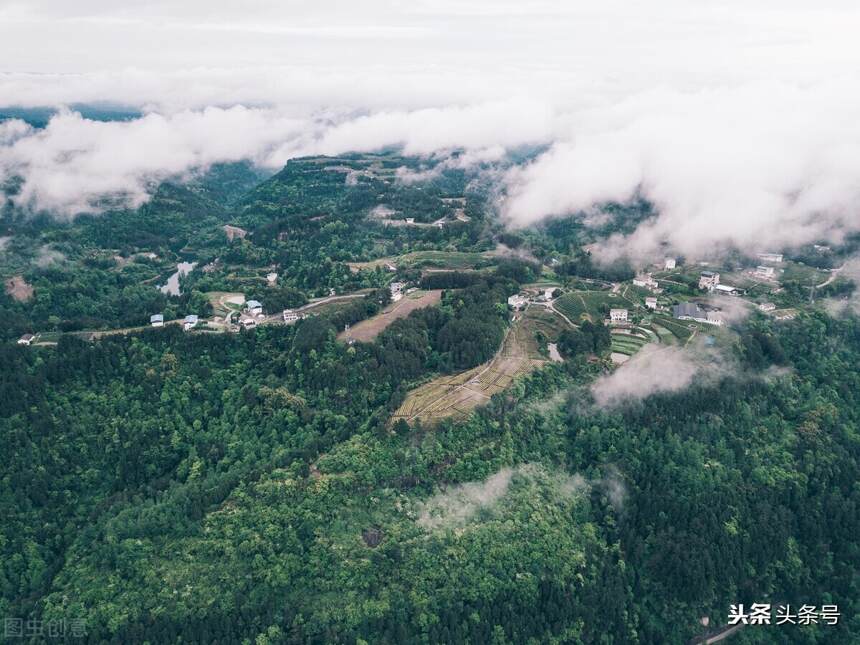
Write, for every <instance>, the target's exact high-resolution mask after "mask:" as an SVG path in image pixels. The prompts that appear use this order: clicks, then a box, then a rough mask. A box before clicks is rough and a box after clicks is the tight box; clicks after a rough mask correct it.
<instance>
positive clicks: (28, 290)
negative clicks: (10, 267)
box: [6, 275, 33, 302]
mask: <svg viewBox="0 0 860 645" xmlns="http://www.w3.org/2000/svg"><path fill="white" fill-rule="evenodd" d="M6 293H7V294H9V295H10V296H12V298H14V299H15V300H17V301H18V302H26V301H27V300H29V299H30V298H32V297H33V286H32V285H31V284H30V283H29V282H27V281H26V280H25V279H24V276H20V275H16V276H13V277H11V278H9V279H8V280H6Z"/></svg>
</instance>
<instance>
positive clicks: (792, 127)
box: [0, 0, 860, 258]
mask: <svg viewBox="0 0 860 645" xmlns="http://www.w3.org/2000/svg"><path fill="white" fill-rule="evenodd" d="M857 33H860V9H858V7H857V6H856V3H851V2H842V1H833V0H829V1H828V0H825V1H823V2H821V1H818V2H811V1H808V2H799V1H798V0H782V1H780V2H777V1H772V0H747V1H740V0H710V1H707V2H705V1H701V0H653V1H651V2H637V1H630V0H627V1H624V2H622V1H617V0H602V1H600V2H597V1H587V2H583V1H577V0H574V1H571V2H566V3H558V2H544V1H535V0H521V1H518V2H512V1H511V2H508V1H505V0H495V1H485V0H477V1H476V0H472V1H459V2H454V1H452V0H437V1H429V0H411V1H408V2H407V1H399V0H371V1H366V2H360V3H359V2H354V1H353V2H346V1H341V0H321V1H317V2H314V3H299V2H294V1H283V0H282V1H281V2H270V1H268V0H250V1H248V2H243V3H232V2H230V3H228V2H220V1H217V0H209V1H207V2H202V1H199V0H190V1H186V2H182V3H175V2H167V1H155V2H147V3H131V2H119V1H116V0H114V1H111V2H107V1H100V0H99V1H95V0H82V1H78V2H74V3H70V2H56V1H44V0H42V1H40V0H28V1H27V2H20V1H8V0H0V106H3V105H6V106H13V105H14V106H35V105H40V106H42V105H50V106H62V105H66V104H70V103H76V102H96V101H103V102H110V103H117V104H122V105H128V106H133V107H138V108H140V109H142V110H143V111H144V112H145V116H144V117H143V118H142V119H141V120H140V121H139V122H133V123H128V124H96V123H93V122H89V121H87V120H86V119H81V118H80V117H79V116H76V115H74V114H69V113H64V114H61V115H60V116H59V117H57V118H56V119H55V121H54V122H52V123H51V124H50V125H49V126H48V128H47V129H46V130H45V131H40V132H35V131H29V130H26V129H25V128H23V126H22V125H21V124H20V123H10V122H7V123H6V124H4V125H2V126H0V172H2V173H4V174H10V173H13V172H14V173H17V174H20V175H22V176H24V178H25V190H24V192H23V197H22V199H26V200H29V201H31V202H32V203H33V204H35V205H38V206H40V207H44V208H50V209H52V210H54V211H55V212H57V213H58V214H66V215H69V214H72V213H74V212H77V211H78V210H80V209H82V208H86V206H87V204H89V203H91V202H92V201H93V199H94V198H96V197H97V196H98V195H100V194H105V193H110V194H116V193H122V194H127V195H128V196H129V199H131V200H132V201H141V200H145V199H146V186H147V185H148V183H149V182H151V181H152V180H153V179H158V178H159V177H161V176H167V175H170V174H175V173H181V172H184V171H188V170H190V169H192V168H194V167H198V166H205V165H206V164H209V163H213V162H215V161H221V160H232V159H240V158H249V159H253V160H254V161H256V162H257V163H260V164H261V165H268V166H270V167H278V166H279V165H282V164H283V163H285V161H286V160H287V159H289V158H290V157H291V156H295V155H297V154H317V153H327V154H337V153H339V152H345V151H348V150H372V149H375V148H378V147H380V146H383V145H390V144H399V145H403V146H405V149H406V150H407V151H408V152H410V153H414V154H427V155H429V154H437V155H438V154H440V153H444V152H445V151H446V150H450V149H451V148H454V147H462V148H466V149H468V150H471V151H475V152H476V153H478V154H476V155H475V157H476V158H486V156H487V151H492V150H498V149H499V148H500V147H501V148H502V149H504V148H510V147H515V146H518V145H523V144H542V145H546V146H548V151H547V152H546V153H545V154H544V155H543V156H542V157H540V158H538V159H537V160H536V161H535V162H534V163H533V164H530V165H528V166H526V167H524V168H519V169H515V170H513V171H511V172H510V173H508V174H507V175H506V176H505V178H504V182H505V192H506V193H507V198H506V199H505V201H504V202H503V203H501V204H500V205H499V208H500V214H501V216H502V217H504V218H505V219H506V220H507V221H508V222H509V224H510V225H511V226H525V225H529V224H531V223H534V222H538V221H542V220H544V219H546V218H548V217H553V216H559V215H564V214H566V213H569V212H573V211H577V210H580V209H587V208H589V207H590V206H592V205H593V204H594V203H599V202H601V201H606V200H624V199H627V198H629V197H630V196H631V195H633V194H641V195H644V196H646V197H648V198H649V199H651V200H652V201H654V203H655V204H656V205H657V207H658V209H659V212H660V215H659V217H658V218H657V219H656V220H655V221H654V222H652V223H650V224H647V225H645V226H643V227H640V229H639V230H637V231H636V232H635V233H634V234H632V235H631V236H627V237H625V238H619V239H614V240H611V241H609V242H607V243H606V244H605V246H604V248H603V249H602V253H603V254H604V255H605V256H607V257H610V256H613V255H617V254H632V255H635V256H641V257H643V258H645V257H649V256H652V255H654V254H656V253H658V251H659V252H663V251H666V252H670V251H671V252H678V253H685V254H695V255H707V254H708V253H709V252H714V251H715V250H720V249H723V248H725V247H728V246H741V247H751V246H753V245H759V246H760V245H774V246H784V245H792V244H801V243H805V242H808V241H813V240H817V239H827V240H838V239H839V237H840V236H841V235H844V233H845V232H847V231H850V230H856V229H857V228H860V219H858V213H857V211H856V209H855V207H854V204H856V203H857V198H858V197H860V182H858V180H857V179H856V177H855V172H856V171H855V169H856V168H860V126H858V125H857V124H856V123H855V122H856V121H857V119H856V117H855V115H856V114H857V113H858V108H860V45H858V44H857V43H858V39H857V37H856V34H857Z"/></svg>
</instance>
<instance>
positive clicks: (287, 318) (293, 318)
mask: <svg viewBox="0 0 860 645" xmlns="http://www.w3.org/2000/svg"><path fill="white" fill-rule="evenodd" d="M282 316H283V318H284V322H285V323H287V324H288V325H292V324H293V323H295V322H298V321H299V320H304V319H305V318H307V316H306V315H305V314H300V313H299V312H297V311H295V310H294V309H284V313H283V314H282Z"/></svg>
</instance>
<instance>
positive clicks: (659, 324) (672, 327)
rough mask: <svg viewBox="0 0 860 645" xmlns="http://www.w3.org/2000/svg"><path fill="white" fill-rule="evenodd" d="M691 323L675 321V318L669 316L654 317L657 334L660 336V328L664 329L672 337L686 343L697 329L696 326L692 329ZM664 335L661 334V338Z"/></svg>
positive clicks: (653, 324)
mask: <svg viewBox="0 0 860 645" xmlns="http://www.w3.org/2000/svg"><path fill="white" fill-rule="evenodd" d="M689 325H690V323H689V322H688V321H684V320H675V319H674V318H669V317H668V316H654V319H653V323H652V326H653V327H655V329H656V330H657V333H658V334H659V333H660V331H659V328H663V329H664V330H666V331H667V332H669V333H670V334H672V336H674V337H675V339H676V340H679V341H681V342H685V341H686V340H687V339H689V338H690V336H692V335H693V329H695V327H696V325H693V327H692V328H691V327H690V326H689ZM663 336H664V334H661V338H662V337H663Z"/></svg>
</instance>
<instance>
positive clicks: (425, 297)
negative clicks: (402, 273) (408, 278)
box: [338, 289, 442, 343]
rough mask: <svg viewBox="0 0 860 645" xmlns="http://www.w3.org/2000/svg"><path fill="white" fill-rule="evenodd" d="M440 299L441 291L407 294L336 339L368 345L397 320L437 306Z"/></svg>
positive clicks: (433, 290)
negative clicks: (419, 310) (418, 310)
mask: <svg viewBox="0 0 860 645" xmlns="http://www.w3.org/2000/svg"><path fill="white" fill-rule="evenodd" d="M441 297H442V290H441V289H432V290H430V291H415V292H413V293H408V294H406V295H404V296H403V297H402V298H401V299H400V300H398V301H397V302H393V303H391V304H390V305H388V306H387V307H386V308H385V309H383V310H382V312H381V313H378V314H376V315H375V316H373V317H372V318H368V319H367V320H362V321H361V322H360V323H357V324H355V325H353V326H352V327H350V329H349V331H348V332H347V331H342V332H341V333H340V334H338V339H339V340H346V339H347V338H351V339H353V340H357V341H360V342H362V343H369V342H370V341H372V340H373V339H374V338H376V337H377V336H378V335H379V334H380V333H382V330H384V329H385V328H386V327H388V325H390V324H391V323H393V322H394V321H395V320H397V319H398V318H405V317H406V316H408V315H409V314H410V313H412V312H413V311H415V310H416V309H422V308H424V307H432V306H433V305H437V304H439V300H440V299H441Z"/></svg>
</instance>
